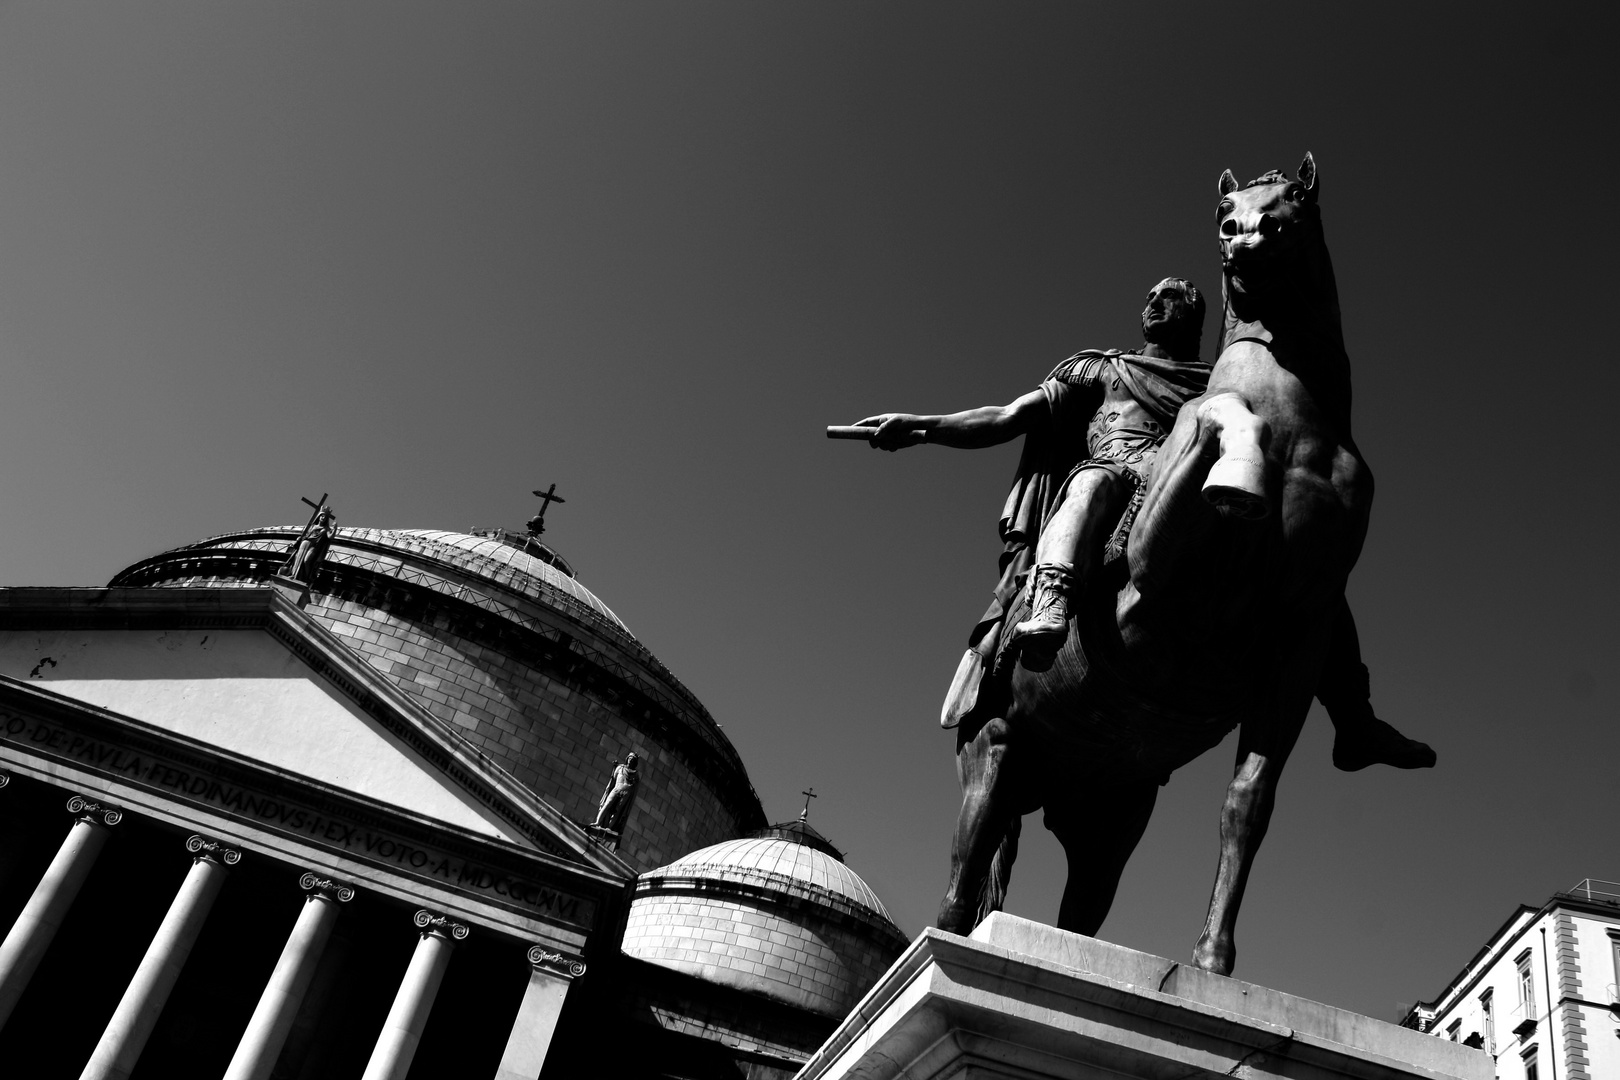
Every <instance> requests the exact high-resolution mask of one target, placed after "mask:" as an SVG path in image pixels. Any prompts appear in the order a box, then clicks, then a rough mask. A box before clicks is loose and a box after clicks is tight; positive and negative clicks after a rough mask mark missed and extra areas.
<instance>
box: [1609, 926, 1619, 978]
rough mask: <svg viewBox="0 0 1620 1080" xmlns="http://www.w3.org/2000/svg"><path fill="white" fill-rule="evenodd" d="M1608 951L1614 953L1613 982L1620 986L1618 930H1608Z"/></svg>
mask: <svg viewBox="0 0 1620 1080" xmlns="http://www.w3.org/2000/svg"><path fill="white" fill-rule="evenodd" d="M1609 951H1610V952H1612V953H1613V954H1614V982H1615V986H1616V987H1620V931H1615V930H1610V931H1609Z"/></svg>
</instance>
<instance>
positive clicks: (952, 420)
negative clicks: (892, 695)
mask: <svg viewBox="0 0 1620 1080" xmlns="http://www.w3.org/2000/svg"><path fill="white" fill-rule="evenodd" d="M1204 310H1205V306H1204V299H1203V297H1202V295H1201V294H1200V293H1199V292H1198V289H1197V288H1196V287H1194V286H1193V284H1192V282H1190V281H1187V280H1186V279H1184V278H1165V279H1164V280H1163V281H1161V282H1159V283H1158V284H1157V285H1155V286H1154V287H1153V288H1152V290H1150V291H1149V292H1148V296H1147V304H1146V306H1145V307H1144V308H1143V311H1142V337H1143V340H1144V344H1143V345H1142V346H1141V348H1139V349H1137V350H1134V351H1131V352H1124V351H1120V350H1109V351H1096V350H1087V351H1083V352H1080V353H1077V354H1075V355H1074V356H1072V357H1070V358H1069V359H1068V360H1065V361H1064V362H1063V363H1061V364H1059V365H1058V366H1057V368H1056V369H1054V370H1053V372H1052V374H1051V375H1049V376H1048V377H1047V379H1046V381H1045V382H1043V383H1042V384H1041V386H1040V387H1039V388H1038V389H1036V390H1033V391H1031V392H1030V393H1028V394H1025V395H1024V396H1022V397H1020V398H1018V399H1017V400H1016V401H1014V402H1012V403H1011V404H1009V405H1003V406H994V405H992V406H986V407H984V408H978V409H968V410H965V411H963V412H957V413H950V414H946V415H938V416H918V415H914V414H910V413H882V414H879V415H877V416H871V417H867V418H866V419H865V420H862V421H861V422H860V426H861V427H875V428H877V431H876V432H875V433H874V434H873V435H872V438H871V444H872V446H874V447H876V448H878V449H882V450H889V451H894V450H899V449H902V448H904V447H907V446H912V445H915V444H917V443H918V442H930V443H941V444H943V445H945V446H955V447H960V448H964V449H978V448H980V447H985V446H996V445H999V444H1001V443H1005V442H1010V441H1011V440H1013V439H1015V438H1017V437H1018V436H1020V435H1027V436H1029V437H1028V439H1027V440H1026V442H1025V445H1024V454H1023V458H1022V459H1021V460H1020V462H1019V467H1018V477H1017V480H1016V481H1015V483H1014V484H1013V489H1012V493H1011V494H1010V495H1009V496H1008V499H1007V505H1006V508H1005V509H1004V510H1003V512H1002V516H1001V523H1000V528H1001V536H1002V540H1003V541H1004V542H1005V544H1006V547H1005V550H1004V551H1003V553H1002V556H1001V569H1002V575H1001V580H1000V581H999V582H998V583H997V586H996V589H995V594H994V598H993V599H992V601H991V604H990V607H989V609H988V610H987V611H986V612H985V614H984V616H983V617H982V618H981V619H980V620H979V622H978V624H977V625H976V626H975V627H974V629H973V633H972V634H971V635H970V636H969V639H968V640H969V648H968V651H967V653H966V654H965V655H964V656H963V658H962V663H961V665H960V667H959V668H958V670H957V673H956V677H955V679H953V680H952V683H951V689H950V692H949V694H948V695H947V696H946V699H945V707H944V709H943V711H942V714H941V718H940V722H941V724H942V725H944V726H946V727H954V726H956V725H957V724H958V723H960V722H961V720H962V719H963V718H964V717H966V716H967V715H968V714H969V713H971V712H972V710H973V707H974V705H975V704H976V703H977V700H978V689H979V683H980V681H981V680H982V678H983V676H984V674H985V673H986V671H988V670H989V669H990V668H991V666H992V665H993V663H994V661H995V657H996V653H997V651H998V648H1000V647H1001V644H1002V639H1003V637H1005V638H1006V639H1007V640H1006V645H1007V646H1009V647H1016V648H1017V649H1018V650H1019V652H1020V655H1021V656H1022V657H1023V658H1024V660H1025V662H1026V663H1028V664H1032V665H1034V666H1040V665H1043V664H1050V663H1051V661H1052V658H1053V657H1054V656H1055V654H1056V653H1057V651H1058V650H1059V649H1060V648H1061V647H1062V645H1063V642H1064V639H1065V638H1066V636H1067V634H1068V624H1069V604H1070V601H1071V600H1072V599H1073V598H1074V597H1075V596H1077V595H1078V593H1079V591H1080V589H1081V588H1083V587H1084V585H1085V583H1086V581H1087V580H1088V579H1089V578H1090V577H1091V575H1092V574H1094V573H1095V572H1096V570H1097V568H1098V567H1099V566H1100V565H1104V564H1108V563H1112V562H1114V561H1115V560H1117V559H1119V558H1121V557H1123V555H1124V553H1125V545H1126V541H1127V539H1128V538H1129V536H1130V530H1131V524H1132V522H1133V521H1134V519H1135V516H1136V511H1137V510H1138V509H1139V508H1140V506H1141V502H1142V496H1143V494H1144V493H1145V491H1146V489H1147V483H1148V479H1149V477H1150V475H1151V471H1152V466H1153V460H1154V458H1155V456H1156V455H1157V453H1158V449H1159V446H1160V445H1161V444H1162V443H1163V441H1164V438H1165V435H1166V434H1167V433H1168V432H1169V431H1170V428H1171V427H1172V426H1173V425H1174V423H1175V419H1176V413H1177V412H1178V411H1179V410H1180V408H1181V406H1182V405H1183V404H1184V403H1185V402H1187V401H1189V400H1191V399H1192V398H1194V397H1197V396H1198V395H1200V394H1202V393H1203V392H1204V390H1205V388H1206V387H1207V385H1208V382H1209V373H1210V366H1209V365H1208V364H1206V363H1203V362H1202V361H1201V360H1200V359H1199V356H1198V351H1199V338H1200V336H1201V334H1202V331H1203V324H1204ZM1032 548H1033V550H1031V549H1032ZM1026 587H1027V588H1029V589H1030V591H1031V594H1032V595H1031V597H1030V615H1029V618H1027V619H1025V620H1024V621H1023V622H1020V623H1018V624H1017V625H1016V626H1015V627H1013V630H1012V633H1011V634H1004V633H1003V630H1004V622H1005V619H1006V617H1007V615H1008V614H1009V613H1010V612H1011V611H1013V610H1014V609H1015V608H1016V606H1017V601H1018V597H1019V593H1020V591H1021V590H1022V589H1024V588H1026ZM1341 609H1342V610H1341V613H1340V616H1339V618H1338V622H1337V624H1336V629H1335V633H1334V641H1333V648H1332V649H1331V650H1330V655H1329V657H1328V659H1327V666H1326V669H1325V670H1324V672H1323V675H1322V680H1321V681H1322V686H1321V687H1320V688H1319V691H1318V696H1319V697H1320V698H1321V699H1322V701H1323V704H1324V705H1325V706H1327V707H1328V710H1329V715H1330V717H1331V719H1332V720H1333V723H1334V726H1335V728H1336V729H1337V738H1336V740H1335V746H1334V764H1335V765H1337V766H1338V767H1339V768H1341V769H1345V770H1347V771H1353V770H1355V769H1360V768H1364V767H1366V766H1367V765H1370V764H1375V763H1379V762H1383V763H1387V764H1390V765H1394V766H1396V767H1397V768H1420V767H1424V766H1428V765H1432V764H1433V763H1434V753H1433V751H1431V750H1430V749H1429V748H1428V747H1427V746H1425V745H1423V744H1422V743H1417V742H1414V741H1412V740H1410V739H1407V738H1405V737H1404V736H1402V735H1401V734H1400V733H1399V732H1398V731H1396V730H1395V729H1394V728H1392V727H1390V726H1389V725H1388V724H1386V723H1384V722H1383V721H1382V720H1379V719H1377V718H1376V717H1375V716H1373V713H1372V709H1371V706H1370V705H1369V704H1368V703H1367V698H1368V692H1369V691H1368V682H1367V672H1366V668H1365V667H1364V666H1363V665H1362V663H1361V657H1360V646H1359V643H1358V642H1357V640H1356V634H1355V623H1354V620H1353V619H1351V618H1350V611H1349V607H1348V605H1345V604H1341Z"/></svg>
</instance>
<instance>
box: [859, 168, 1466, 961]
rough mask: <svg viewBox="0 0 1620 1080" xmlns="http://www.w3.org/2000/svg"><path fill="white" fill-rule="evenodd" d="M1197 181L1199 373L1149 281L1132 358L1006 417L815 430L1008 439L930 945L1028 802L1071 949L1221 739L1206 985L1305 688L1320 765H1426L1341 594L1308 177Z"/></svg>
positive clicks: (1339, 375) (1339, 413)
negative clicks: (1010, 451)
mask: <svg viewBox="0 0 1620 1080" xmlns="http://www.w3.org/2000/svg"><path fill="white" fill-rule="evenodd" d="M1220 188H1221V200H1222V201H1221V206H1220V210H1219V220H1218V230H1219V236H1218V240H1219V243H1220V248H1221V256H1222V286H1223V288H1222V292H1223V296H1224V299H1225V311H1224V315H1223V331H1222V340H1221V352H1220V355H1219V357H1218V358H1217V360H1216V362H1215V363H1214V364H1213V365H1209V364H1207V363H1204V362H1202V361H1200V359H1199V355H1198V354H1199V337H1200V334H1201V331H1202V325H1203V318H1204V302H1203V299H1202V297H1201V296H1200V295H1199V293H1198V290H1197V289H1196V288H1195V287H1193V285H1192V284H1191V283H1190V282H1188V281H1186V280H1185V279H1181V278H1166V279H1165V280H1164V281H1161V282H1160V283H1159V284H1158V285H1155V286H1154V287H1153V289H1152V290H1151V291H1150V292H1149V293H1148V298H1147V305H1146V307H1145V309H1144V311H1143V313H1142V334H1143V338H1144V344H1143V345H1142V346H1141V347H1140V348H1138V349H1133V350H1106V351H1094V350H1088V351H1085V352H1081V353H1077V354H1076V355H1075V356H1073V357H1071V358H1069V359H1068V360H1066V361H1064V362H1063V363H1062V364H1060V365H1058V367H1057V368H1056V369H1055V370H1054V371H1053V372H1052V374H1051V375H1050V376H1048V378H1047V379H1046V381H1045V382H1043V383H1042V384H1041V386H1040V387H1039V388H1038V389H1036V390H1034V391H1032V392H1030V393H1028V394H1026V395H1024V396H1023V397H1020V398H1019V399H1017V400H1016V401H1014V402H1012V403H1011V404H1010V405H1006V406H991V407H986V408H981V409H971V410H967V411H965V412H959V413H952V414H948V415H941V416H919V415H914V414H908V413H882V414H879V415H875V416H870V417H867V418H866V419H865V420H863V421H861V422H860V424H858V425H856V426H855V427H853V428H837V429H829V432H828V433H829V435H835V436H838V437H856V436H863V437H866V438H867V439H868V440H869V441H870V443H871V445H872V446H874V447H877V448H879V449H884V450H898V449H901V448H902V447H906V446H912V445H916V444H918V443H922V442H937V443H942V444H944V445H947V446H955V447H964V448H974V447H983V446H991V445H996V444H999V443H1004V442H1008V441H1010V440H1012V439H1014V438H1017V437H1018V436H1020V435H1022V436H1024V438H1025V442H1024V448H1023V454H1022V457H1021V459H1020V462H1019V467H1018V473H1017V476H1016V478H1015V480H1014V483H1013V487H1012V492H1011V494H1010V495H1009V497H1008V500H1007V504H1006V507H1005V508H1004V510H1003V512H1002V515H1001V520H1000V531H1001V538H1002V540H1003V542H1004V544H1005V548H1004V550H1003V553H1002V556H1001V576H1000V580H999V581H998V583H997V585H996V588H995V591H994V595H993V599H992V601H991V604H990V607H989V609H988V610H987V611H986V612H985V614H984V616H983V617H982V618H981V619H980V620H979V622H978V623H977V624H976V625H975V627H974V629H973V632H972V634H971V635H970V637H969V648H968V651H967V653H966V654H965V655H964V657H963V658H962V661H961V664H960V665H959V667H958V670H957V674H956V677H955V678H954V679H953V680H952V683H951V688H950V691H949V693H948V694H947V697H946V700H945V705H944V708H943V711H942V714H941V723H942V724H943V725H944V726H946V727H955V728H956V731H957V759H958V772H959V776H960V779H961V782H962V786H963V805H962V810H961V814H960V817H959V819H958V823H957V830H956V836H955V841H954V844H953V849H952V860H951V882H950V887H949V889H948V891H947V893H946V896H945V899H944V901H943V902H942V904H941V908H940V915H939V925H940V927H941V928H942V929H946V930H951V931H954V932H958V933H966V932H968V931H969V930H971V929H972V928H973V926H974V925H976V924H977V923H978V921H979V920H980V919H982V918H983V917H984V916H985V915H987V914H989V913H990V912H991V911H993V910H996V909H997V908H999V907H1000V905H1001V902H1002V900H1003V898H1004V896H1005V893H1006V886H1007V882H1008V880H1009V878H1010V874H1011V869H1012V862H1013V859H1014V857H1015V856H1016V853H1017V839H1018V833H1019V828H1020V822H1021V818H1022V816H1023V815H1024V814H1028V813H1032V812H1034V811H1035V810H1040V809H1044V811H1045V821H1046V824H1047V827H1048V828H1050V829H1051V830H1052V831H1053V832H1054V833H1055V834H1056V835H1057V837H1058V839H1059V840H1060V842H1061V843H1062V844H1063V846H1064V849H1065V852H1066V853H1067V856H1068V859H1069V880H1068V884H1067V886H1066V888H1065V891H1064V896H1063V901H1062V904H1061V907H1060V909H1059V916H1058V925H1059V926H1060V927H1062V928H1064V929H1070V930H1075V931H1078V932H1080V933H1086V934H1091V933H1095V932H1096V931H1097V929H1098V928H1099V927H1100V926H1101V925H1102V921H1103V918H1104V917H1105V916H1106V914H1107V912H1108V909H1109V907H1110V906H1111V904H1112V902H1113V897H1114V893H1115V890H1116V888H1117V886H1118V882H1119V878H1120V875H1121V873H1122V872H1123V870H1124V866H1125V862H1126V860H1127V859H1128V858H1129V856H1130V854H1131V852H1132V850H1134V848H1135V846H1136V844H1137V842H1138V841H1139V840H1140V839H1141V836H1142V833H1143V831H1144V829H1145V828H1146V826H1147V821H1148V818H1149V816H1150V814H1151V812H1152V809H1153V805H1154V802H1155V800H1156V799H1157V793H1158V788H1159V786H1160V785H1161V784H1162V783H1164V782H1165V781H1166V780H1168V777H1169V774H1170V772H1171V771H1172V770H1174V769H1176V768H1179V767H1180V766H1181V765H1183V764H1186V763H1187V762H1188V761H1191V760H1192V759H1193V758H1194V757H1196V756H1198V755H1199V754H1201V753H1203V752H1204V751H1205V750H1207V749H1210V748H1211V747H1213V746H1214V745H1216V744H1217V743H1219V742H1220V741H1221V740H1222V739H1223V738H1224V737H1225V735H1226V734H1227V733H1228V732H1229V731H1230V730H1231V729H1232V728H1233V727H1234V726H1241V734H1240V738H1239V747H1238V756H1237V757H1238V760H1237V767H1236V771H1235V773H1234V777H1233V780H1232V782H1231V785H1230V786H1229V789H1228V793H1227V799H1226V805H1225V807H1224V809H1223V811H1222V815H1221V829H1220V832H1221V848H1220V858H1219V864H1218V867H1217V872H1216V881H1215V887H1214V890H1213V892H1212V896H1211V900H1210V908H1209V914H1208V919H1207V921H1206V924H1205V927H1204V931H1203V934H1202V935H1201V936H1200V938H1199V940H1198V942H1197V944H1196V946H1195V948H1194V953H1193V959H1194V962H1195V963H1196V964H1197V965H1198V966H1199V967H1202V968H1204V969H1206V970H1211V971H1217V972H1221V973H1223V974H1224V973H1228V972H1230V971H1231V969H1232V966H1233V963H1234V962H1235V957H1236V947H1235V924H1236V916H1237V910H1238V906H1239V904H1240V903H1241V900H1242V895H1243V889H1244V886H1245V884H1246V882H1247V878H1248V874H1249V868H1250V866H1251V865H1252V863H1253V859H1254V855H1255V852H1256V851H1257V850H1258V847H1259V844H1260V841H1261V839H1262V838H1263V836H1264V835H1265V831H1266V827H1267V824H1268V822H1269V820H1270V815H1271V810H1272V805H1273V802H1274V798H1275V791H1276V783H1277V778H1278V776H1279V775H1280V773H1281V770H1282V767H1283V765H1284V763H1285V762H1286V760H1287V756H1288V752H1289V751H1290V750H1291V749H1292V747H1293V744H1294V741H1295V739H1296V738H1297V737H1298V734H1299V731H1300V728H1301V726H1302V725H1303V723H1304V720H1305V716H1306V713H1307V712H1308V711H1309V708H1310V704H1311V701H1312V699H1313V698H1316V699H1318V700H1320V701H1321V702H1322V704H1323V705H1324V706H1325V707H1326V709H1327V711H1328V714H1329V718H1330V719H1331V721H1332V723H1333V725H1334V728H1335V741H1334V748H1333V761H1334V764H1335V765H1336V766H1337V767H1339V768H1340V769H1344V770H1347V771H1354V770H1357V769H1361V768H1365V767H1367V766H1368V765H1373V764H1388V765H1392V766H1395V767H1397V768H1403V769H1412V768H1424V767H1428V766H1432V765H1433V764H1434V762H1435V755H1434V753H1433V751H1432V750H1430V749H1429V748H1428V747H1427V746H1425V745H1423V744H1422V743H1419V742H1416V741H1413V740H1411V739H1408V738H1406V737H1405V736H1403V735H1401V734H1400V733H1399V732H1398V731H1396V730H1395V729H1394V728H1393V727H1391V726H1390V725H1389V724H1387V723H1385V722H1384V721H1382V720H1379V719H1378V718H1377V717H1376V716H1374V714H1373V711H1372V708H1371V705H1370V703H1369V682H1368V676H1367V670H1366V668H1365V666H1364V665H1363V664H1362V662H1361V657H1360V645H1359V642H1358V640H1357V636H1356V629H1355V622H1354V619H1353V618H1352V617H1351V614H1350V609H1349V606H1348V604H1347V603H1346V601H1345V597H1344V588H1345V582H1346V579H1347V578H1348V575H1349V572H1350V570H1351V568H1352V567H1353V566H1354V564H1355V561H1356V557H1357V555H1359V553H1360V548H1361V543H1362V540H1363V538H1364V537H1365V535H1366V525H1367V512H1368V509H1369V507H1370V504H1371V497H1372V478H1371V473H1370V471H1369V470H1368V469H1367V467H1366V464H1365V462H1364V461H1363V460H1362V457H1361V454H1360V452H1359V450H1358V449H1357V448H1356V445H1355V442H1354V439H1353V438H1352V437H1351V433H1350V382H1349V362H1348V358H1347V355H1346V353H1345V350H1344V343H1343V335H1342V332H1341V330H1340V321H1339V307H1338V295H1337V287H1336V285H1335V283H1334V279H1333V273H1332V267H1331V263H1330V262H1329V259H1328V253H1327V248H1326V245H1325V243H1324V241H1323V235H1322V226H1321V217H1320V209H1319V207H1318V203H1317V175H1316V167H1315V161H1314V159H1313V158H1312V157H1311V156H1310V155H1306V158H1305V160H1304V163H1303V164H1302V165H1301V167H1300V170H1299V176H1298V177H1297V178H1289V177H1287V176H1285V175H1283V174H1282V173H1280V172H1271V173H1267V174H1266V175H1265V176H1262V177H1261V178H1259V179H1258V180H1255V181H1254V182H1252V183H1251V184H1249V185H1247V186H1245V187H1242V188H1239V186H1238V185H1237V183H1236V181H1235V180H1233V178H1232V176H1231V173H1230V172H1229V171H1228V172H1227V173H1226V174H1224V175H1223V176H1222V178H1221V184H1220Z"/></svg>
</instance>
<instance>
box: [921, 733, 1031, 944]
mask: <svg viewBox="0 0 1620 1080" xmlns="http://www.w3.org/2000/svg"><path fill="white" fill-rule="evenodd" d="M958 731H960V732H961V734H960V735H959V737H958V742H957V752H956V762H957V773H958V775H959V776H960V778H961V781H962V810H961V813H960V815H959V816H958V817H957V822H956V834H955V837H954V839H953V842H952V844H951V881H950V886H949V887H948V888H947V889H946V891H945V898H944V899H943V900H942V901H940V905H939V919H938V926H939V928H940V929H941V930H945V931H948V932H949V933H953V934H969V933H972V931H973V928H974V927H975V926H977V925H978V923H979V920H980V919H981V918H982V917H983V916H984V915H986V914H988V913H989V911H991V910H995V908H997V907H999V906H1000V903H1001V899H1002V898H1003V897H1005V895H1006V889H1007V879H1008V877H1009V876H1010V875H1011V873H1012V860H1013V857H1014V856H1015V855H1016V854H1017V850H1018V847H1017V825H1018V808H1017V805H1016V804H1015V802H1014V799H1013V797H1012V792H1011V782H1010V781H1011V778H1010V777H1009V775H1008V773H1009V770H1008V765H1009V760H1008V759H1009V751H1010V749H1011V738H1010V736H1011V729H1010V728H1009V726H1008V724H1007V721H1006V720H1004V719H1001V718H999V717H998V718H995V719H992V720H990V721H988V722H986V723H985V724H984V726H983V727H981V728H979V730H978V731H976V732H973V733H972V734H971V737H969V733H968V732H966V731H963V730H962V729H958Z"/></svg>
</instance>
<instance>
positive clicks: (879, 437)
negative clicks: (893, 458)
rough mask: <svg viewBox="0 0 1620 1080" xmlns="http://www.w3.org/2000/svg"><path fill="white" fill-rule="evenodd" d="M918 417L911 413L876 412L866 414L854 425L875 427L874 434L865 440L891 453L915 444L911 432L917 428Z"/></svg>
mask: <svg viewBox="0 0 1620 1080" xmlns="http://www.w3.org/2000/svg"><path fill="white" fill-rule="evenodd" d="M920 419H921V418H920V417H917V416H913V415H912V414H911V413H878V414H877V415H876V416H868V417H867V418H866V419H865V420H862V421H860V422H859V423H858V424H856V425H855V426H856V427H875V428H877V432H876V434H874V435H873V436H872V437H871V438H870V439H868V440H867V442H868V443H869V444H870V445H871V446H872V447H873V448H874V449H877V450H887V451H889V452H890V453H893V452H894V451H896V450H902V449H904V448H905V447H908V446H915V445H916V444H917V439H916V437H915V436H913V435H912V432H914V431H917V430H919V424H918V421H919V420H920Z"/></svg>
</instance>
